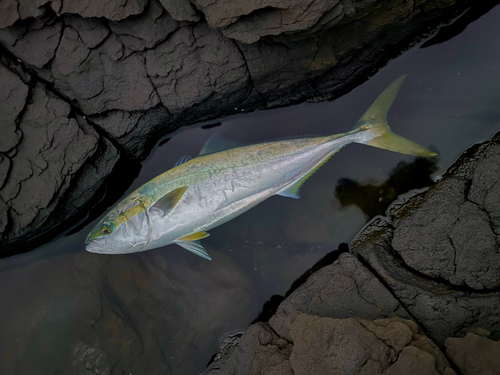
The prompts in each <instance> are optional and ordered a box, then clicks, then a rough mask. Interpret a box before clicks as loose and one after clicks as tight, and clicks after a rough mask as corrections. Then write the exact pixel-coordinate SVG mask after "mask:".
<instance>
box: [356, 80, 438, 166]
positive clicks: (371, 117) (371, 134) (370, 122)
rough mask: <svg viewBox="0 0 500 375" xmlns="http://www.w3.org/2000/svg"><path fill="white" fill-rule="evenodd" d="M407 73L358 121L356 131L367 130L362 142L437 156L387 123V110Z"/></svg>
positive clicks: (388, 88) (399, 150)
mask: <svg viewBox="0 0 500 375" xmlns="http://www.w3.org/2000/svg"><path fill="white" fill-rule="evenodd" d="M405 78H406V75H404V76H402V77H399V78H398V79H396V80H395V81H394V82H393V83H391V84H390V85H389V87H387V88H386V89H385V90H384V92H382V94H380V95H379V97H378V98H377V100H375V102H374V103H373V104H372V105H371V106H370V108H368V110H367V111H366V112H365V114H364V115H363V116H361V118H360V119H359V121H358V122H357V123H356V126H355V128H354V132H357V131H366V132H367V133H366V134H367V137H363V140H362V141H361V142H360V143H364V144H367V145H370V146H374V147H378V148H383V149H385V150H391V151H396V152H400V153H402V154H410V155H418V156H436V155H437V153H435V152H432V151H431V150H429V149H427V148H425V147H423V146H420V145H419V144H417V143H415V142H413V141H410V140H409V139H406V138H403V137H401V136H399V135H397V134H394V133H393V132H392V131H391V128H390V127H389V125H388V123H387V112H389V109H390V108H391V105H392V103H393V102H394V99H395V98H396V96H397V94H398V92H399V89H400V88H401V85H402V83H403V81H404V79H405Z"/></svg>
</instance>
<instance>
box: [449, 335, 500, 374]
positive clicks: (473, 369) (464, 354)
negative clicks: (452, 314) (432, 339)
mask: <svg viewBox="0 0 500 375" xmlns="http://www.w3.org/2000/svg"><path fill="white" fill-rule="evenodd" d="M487 336H489V332H488V331H485V330H476V331H475V332H472V331H470V332H468V333H467V335H466V336H465V337H463V338H449V339H446V343H445V344H446V354H447V355H448V357H449V358H450V359H451V360H452V361H453V362H454V363H455V365H457V367H458V368H459V370H460V373H461V374H467V375H480V374H481V375H496V374H500V342H497V341H493V340H491V339H489V338H488V337H487Z"/></svg>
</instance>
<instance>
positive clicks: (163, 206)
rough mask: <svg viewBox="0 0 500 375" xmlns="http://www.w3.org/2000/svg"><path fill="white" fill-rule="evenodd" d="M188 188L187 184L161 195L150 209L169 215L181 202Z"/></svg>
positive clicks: (161, 214)
mask: <svg viewBox="0 0 500 375" xmlns="http://www.w3.org/2000/svg"><path fill="white" fill-rule="evenodd" d="M186 190H187V186H183V187H180V188H177V189H175V190H172V191H171V192H170V193H168V194H166V195H164V196H163V197H161V198H160V199H159V200H158V201H157V202H156V203H155V204H154V205H153V206H152V207H151V208H150V211H151V212H153V213H156V214H157V215H160V216H165V215H167V214H168V213H169V212H170V211H172V210H173V209H174V207H175V206H176V205H177V203H179V201H180V200H181V198H182V196H183V195H184V193H185V192H186Z"/></svg>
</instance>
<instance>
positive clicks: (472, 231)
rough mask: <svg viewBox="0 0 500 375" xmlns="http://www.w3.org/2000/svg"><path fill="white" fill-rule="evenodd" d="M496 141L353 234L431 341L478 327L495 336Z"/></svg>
mask: <svg viewBox="0 0 500 375" xmlns="http://www.w3.org/2000/svg"><path fill="white" fill-rule="evenodd" d="M499 163H500V143H499V139H498V136H497V137H496V138H494V140H493V141H491V142H485V143H483V144H480V145H476V146H474V147H472V148H470V149H469V150H467V151H466V152H465V153H464V154H463V155H462V157H461V158H460V159H459V160H458V161H457V162H456V163H455V165H454V166H452V167H451V168H450V169H449V170H448V171H447V173H446V174H445V175H444V176H443V179H442V180H441V181H440V182H439V183H438V184H436V185H435V186H433V187H431V188H430V189H429V190H428V191H427V192H424V193H420V194H417V195H415V196H413V197H412V198H410V199H409V200H408V201H407V202H405V203H403V204H400V205H398V206H396V207H394V208H393V209H392V210H391V212H390V214H391V216H390V218H379V219H376V220H374V221H373V222H372V223H371V224H370V225H368V226H367V227H366V228H365V229H364V230H363V231H362V232H361V233H360V235H359V236H358V237H357V238H356V239H355V240H354V241H353V243H352V246H351V249H352V251H353V252H354V253H355V254H358V255H360V256H361V257H362V258H363V259H364V260H365V261H366V262H368V263H369V264H370V265H371V267H373V269H374V270H375V271H376V272H377V274H378V276H379V277H381V278H382V279H383V280H384V281H385V283H386V284H387V286H388V287H389V288H390V289H391V290H392V292H393V293H394V294H395V296H396V297H397V298H398V300H399V301H400V302H401V303H402V304H403V306H405V307H406V308H407V309H408V311H410V313H411V314H412V316H413V317H414V318H415V319H416V320H417V321H418V322H419V323H420V324H422V326H423V327H424V328H425V330H426V332H427V333H428V334H429V336H430V337H431V338H433V339H434V340H435V341H436V342H437V343H438V344H440V345H443V344H444V340H445V339H446V338H447V337H455V336H460V335H465V333H466V332H467V331H468V330H469V329H470V328H471V327H482V328H484V329H487V330H490V331H491V332H492V335H493V336H492V337H500V331H499V327H500V318H499V317H500V290H499V286H500V281H499V278H498V275H499V272H500V253H499V247H500V245H499V244H500V237H499V236H498V233H500V232H499V227H498V223H497V222H496V217H497V215H498V210H499V209H498V207H499V201H498V199H493V198H492V195H491V194H494V195H495V196H497V197H498V193H496V190H497V185H499V184H498V178H497V176H498V173H496V171H497V170H498V166H499Z"/></svg>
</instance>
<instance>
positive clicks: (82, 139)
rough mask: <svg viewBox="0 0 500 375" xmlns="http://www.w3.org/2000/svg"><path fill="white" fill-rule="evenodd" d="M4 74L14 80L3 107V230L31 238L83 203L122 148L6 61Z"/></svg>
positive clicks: (0, 172)
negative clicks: (118, 150)
mask: <svg viewBox="0 0 500 375" xmlns="http://www.w3.org/2000/svg"><path fill="white" fill-rule="evenodd" d="M0 76H1V77H2V80H3V81H4V82H7V83H8V84H10V85H11V87H7V90H6V91H7V94H8V95H7V96H6V97H5V98H3V99H4V100H2V105H3V106H4V107H5V108H4V109H2V111H1V112H0V113H1V116H2V126H3V128H2V134H4V132H5V135H6V137H5V138H4V137H2V142H1V143H0V146H1V148H2V154H1V160H0V187H1V189H0V205H1V207H2V208H1V210H0V211H1V212H2V214H1V215H0V231H1V232H2V233H4V236H5V233H7V236H8V237H7V238H8V239H9V240H11V241H12V240H16V239H18V240H21V239H22V240H29V239H30V238H32V237H33V236H35V235H37V234H39V233H41V232H44V231H46V230H48V227H50V226H56V225H57V224H58V222H59V221H60V216H59V215H67V216H68V217H71V216H74V215H75V214H76V213H77V211H78V209H79V208H80V207H83V206H85V205H86V204H87V202H88V201H89V200H90V199H91V197H92V196H93V192H92V190H90V191H89V190H87V189H89V188H90V189H96V188H98V187H99V186H100V185H101V184H102V182H103V179H104V177H106V176H107V175H108V174H109V173H110V172H111V170H112V169H113V167H114V165H115V164H116V162H117V160H118V152H117V150H116V148H115V147H114V146H112V145H111V143H110V142H109V141H108V140H106V139H103V138H101V137H100V136H99V135H98V133H97V132H96V131H95V130H94V129H93V128H92V127H91V126H90V125H89V124H88V123H87V122H86V121H85V119H84V118H83V117H81V116H79V115H77V114H74V113H72V111H71V107H70V105H69V104H68V103H67V102H65V101H64V100H61V99H60V98H58V97H57V96H55V95H54V94H53V93H52V92H51V91H50V90H48V89H47V87H46V86H45V85H43V84H42V83H32V82H28V85H27V84H25V83H24V82H23V81H22V80H21V78H20V77H19V76H18V75H17V74H16V72H15V71H14V70H11V69H9V67H8V66H7V65H1V66H0ZM28 98H29V99H28ZM4 129H5V130H4ZM74 184H76V186H74ZM41 187H43V188H41ZM62 202H64V206H63V207H61V203H62Z"/></svg>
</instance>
